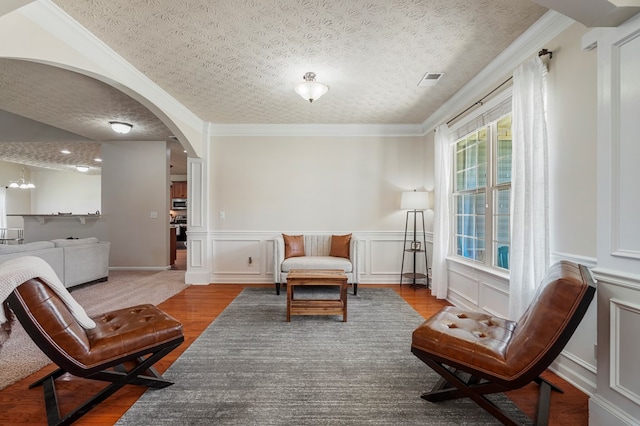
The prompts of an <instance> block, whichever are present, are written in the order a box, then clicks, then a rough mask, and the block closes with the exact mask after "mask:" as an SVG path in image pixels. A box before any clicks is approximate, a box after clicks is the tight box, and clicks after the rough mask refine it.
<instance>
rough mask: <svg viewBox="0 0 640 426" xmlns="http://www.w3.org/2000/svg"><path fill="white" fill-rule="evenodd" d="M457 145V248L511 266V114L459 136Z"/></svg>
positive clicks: (470, 255)
mask: <svg viewBox="0 0 640 426" xmlns="http://www.w3.org/2000/svg"><path fill="white" fill-rule="evenodd" d="M454 149H455V157H454V158H455V160H454V161H455V165H454V168H453V169H454V173H455V181H454V182H455V183H454V190H453V191H454V192H453V200H454V226H455V242H454V244H455V247H454V252H455V254H457V255H459V256H463V257H465V258H468V259H471V260H474V261H478V262H482V263H484V264H487V265H490V266H496V267H499V268H502V269H509V243H510V240H511V235H510V214H509V211H510V200H511V114H507V115H505V116H502V117H501V118H499V119H497V120H496V121H493V122H491V123H489V124H488V125H484V126H482V127H480V128H478V129H476V130H475V131H473V132H472V133H470V134H467V135H466V136H464V137H462V138H460V139H458V140H457V141H456V142H455V144H454ZM487 248H489V250H487Z"/></svg>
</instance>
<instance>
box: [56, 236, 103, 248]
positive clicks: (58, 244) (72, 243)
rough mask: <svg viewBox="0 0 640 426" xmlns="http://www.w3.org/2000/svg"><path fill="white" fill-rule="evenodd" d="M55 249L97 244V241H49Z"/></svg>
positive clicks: (94, 239) (90, 238) (87, 239)
mask: <svg viewBox="0 0 640 426" xmlns="http://www.w3.org/2000/svg"><path fill="white" fill-rule="evenodd" d="M51 242H52V243H53V244H55V246H56V247H70V246H81V245H86V244H97V243H98V239H97V238H96V237H89V238H74V239H66V238H61V239H58V240H51Z"/></svg>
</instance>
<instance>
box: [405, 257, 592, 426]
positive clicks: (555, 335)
mask: <svg viewBox="0 0 640 426" xmlns="http://www.w3.org/2000/svg"><path fill="white" fill-rule="evenodd" d="M594 293H595V281H594V279H593V277H592V275H591V272H590V271H589V269H587V268H586V267H585V266H583V265H577V264H575V263H571V262H565V261H562V262H559V263H557V264H555V265H554V266H552V267H551V268H550V269H549V271H548V272H547V275H546V276H545V278H544V280H543V282H542V284H541V286H540V287H539V288H538V291H537V293H536V295H535V297H534V300H533V301H532V303H531V304H530V305H529V307H528V308H527V311H526V312H525V313H524V314H523V315H522V317H521V318H520V319H519V320H518V321H517V322H516V321H509V320H506V319H502V318H495V317H492V316H491V315H487V314H484V313H480V312H473V311H467V310H463V309H460V308H456V307H446V308H443V309H442V310H441V311H440V312H439V313H436V314H435V315H433V316H432V317H431V318H429V319H428V320H426V321H425V322H424V323H423V324H422V325H421V326H419V327H418V328H417V329H416V330H414V332H413V336H412V344H411V352H413V354H414V355H416V356H417V357H418V358H420V359H421V360H422V361H423V362H425V363H426V364H427V365H428V366H429V367H431V368H432V369H433V370H435V371H436V372H437V373H438V374H439V375H440V376H441V379H440V381H439V382H438V383H436V385H435V386H434V388H433V389H432V390H431V391H430V392H427V393H424V394H423V395H422V398H423V399H425V400H427V401H430V402H440V401H446V400H450V399H457V398H471V399H472V400H473V401H475V402H476V403H477V404H478V405H480V406H481V407H482V408H484V409H485V410H486V411H488V412H489V413H491V414H492V415H493V416H494V417H496V418H497V419H498V420H500V421H501V422H502V423H503V424H506V425H517V424H518V423H517V422H516V421H515V420H513V419H512V418H511V417H509V416H508V415H507V414H506V413H505V412H504V411H502V410H501V409H500V408H499V407H497V406H496V405H495V404H493V403H492V402H491V401H489V399H487V398H486V397H485V395H488V394H492V393H497V392H505V391H509V390H513V389H518V388H521V387H523V386H526V385H527V384H529V383H531V382H532V381H534V382H536V383H538V385H539V386H540V387H539V394H538V407H537V413H536V424H538V425H545V424H547V423H548V419H549V402H550V397H551V390H552V389H553V390H556V391H559V392H562V391H561V390H560V389H558V388H557V387H555V386H554V385H552V384H551V383H549V382H547V381H546V380H544V379H542V378H541V377H540V374H542V372H543V371H544V370H546V368H547V367H548V366H549V365H550V364H551V363H552V362H553V360H554V359H555V358H556V357H557V356H558V355H559V354H560V352H561V351H562V349H563V348H564V347H565V345H566V344H567V342H568V341H569V339H570V338H571V335H572V334H573V332H574V331H575V329H576V328H577V327H578V324H580V321H581V320H582V318H583V316H584V314H585V312H586V311H587V308H588V307H589V304H590V303H591V300H592V299H593V295H594ZM461 373H462V374H461Z"/></svg>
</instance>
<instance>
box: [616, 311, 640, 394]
mask: <svg viewBox="0 0 640 426" xmlns="http://www.w3.org/2000/svg"><path fill="white" fill-rule="evenodd" d="M609 305H610V307H611V308H610V309H611V311H610V315H611V318H610V320H611V328H610V330H611V335H610V336H609V339H610V342H611V343H610V347H609V351H610V354H611V361H610V362H611V377H610V385H611V388H612V389H613V390H615V391H616V392H618V393H620V394H621V395H623V396H625V397H627V398H629V399H630V400H632V401H633V402H635V403H636V404H638V405H640V370H639V369H638V368H637V366H638V357H640V350H639V349H640V347H639V346H638V343H637V342H636V339H634V338H633V337H632V336H635V335H637V331H638V324H640V305H637V304H634V303H628V302H626V301H624V300H619V299H610V300H609Z"/></svg>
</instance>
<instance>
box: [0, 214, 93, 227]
mask: <svg viewBox="0 0 640 426" xmlns="http://www.w3.org/2000/svg"><path fill="white" fill-rule="evenodd" d="M7 216H22V218H23V219H24V220H25V221H26V220H27V219H34V220H36V221H37V222H39V223H40V225H44V224H45V222H46V221H48V220H57V219H76V220H79V221H80V223H81V224H83V225H84V224H86V223H87V219H100V214H99V213H87V214H73V213H58V214H8V215H7Z"/></svg>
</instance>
